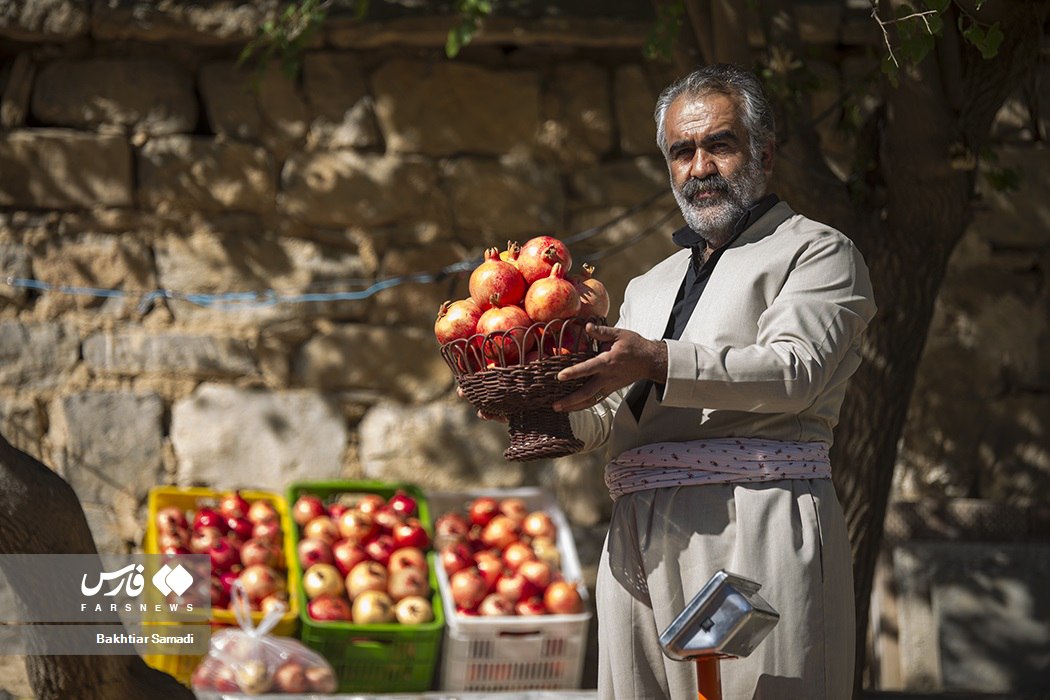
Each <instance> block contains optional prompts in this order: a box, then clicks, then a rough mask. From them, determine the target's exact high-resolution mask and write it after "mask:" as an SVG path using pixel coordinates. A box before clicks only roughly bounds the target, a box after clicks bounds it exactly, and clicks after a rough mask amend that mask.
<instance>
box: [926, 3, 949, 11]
mask: <svg viewBox="0 0 1050 700" xmlns="http://www.w3.org/2000/svg"><path fill="white" fill-rule="evenodd" d="M951 3H952V0H926V7H928V8H930V9H931V10H937V11H938V12H944V11H945V10H947V9H948V6H949V5H951Z"/></svg>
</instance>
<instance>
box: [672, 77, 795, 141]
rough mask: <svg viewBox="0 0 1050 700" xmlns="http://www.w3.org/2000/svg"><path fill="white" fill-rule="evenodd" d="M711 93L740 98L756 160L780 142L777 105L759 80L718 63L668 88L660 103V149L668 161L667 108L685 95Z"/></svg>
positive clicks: (696, 95)
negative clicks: (772, 102) (772, 144)
mask: <svg viewBox="0 0 1050 700" xmlns="http://www.w3.org/2000/svg"><path fill="white" fill-rule="evenodd" d="M710 93H717V94H722V95H729V96H730V97H736V98H737V99H738V100H739V101H740V105H741V107H742V108H743V115H742V117H743V121H744V127H745V128H746V129H747V133H748V136H749V138H750V139H751V143H750V147H751V153H752V155H753V156H755V157H757V156H758V155H759V154H760V153H761V152H762V149H763V148H764V147H765V146H766V144H768V143H769V142H770V141H772V140H774V139H775V138H776V125H775V124H774V121H773V105H772V104H771V103H770V101H769V98H768V97H766V93H765V91H764V90H763V89H762V83H761V82H759V80H758V77H757V76H756V75H755V74H754V73H752V72H751V71H749V70H745V69H744V68H741V67H740V66H736V65H732V64H729V63H715V64H711V65H708V66H704V67H703V68H700V69H698V70H695V71H693V72H692V73H690V74H689V75H687V76H685V77H684V78H679V79H678V80H676V81H675V82H673V83H671V84H670V85H668V86H667V87H666V88H665V89H664V91H663V92H661V93H660V97H659V98H657V100H656V111H655V112H654V114H653V116H654V118H655V119H656V145H657V146H659V147H660V151H661V152H662V153H663V154H664V157H665V158H666V157H667V143H666V141H665V130H664V117H665V116H666V115H667V108H668V107H670V106H671V103H672V102H674V101H675V100H676V99H677V98H678V97H680V96H681V95H683V94H684V95H691V96H694V97H699V96H702V95H707V94H710Z"/></svg>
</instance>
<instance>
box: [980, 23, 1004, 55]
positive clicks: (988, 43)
mask: <svg viewBox="0 0 1050 700" xmlns="http://www.w3.org/2000/svg"><path fill="white" fill-rule="evenodd" d="M1004 38H1005V37H1004V36H1003V30H1002V28H1000V27H999V23H998V22H996V23H995V24H993V25H992V26H991V27H989V28H988V31H987V32H985V35H984V48H983V49H981V56H982V57H984V59H985V60H988V59H990V58H995V56H996V55H997V54H998V53H999V47H1000V46H1002V44H1003V39H1004Z"/></svg>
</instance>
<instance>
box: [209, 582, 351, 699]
mask: <svg viewBox="0 0 1050 700" xmlns="http://www.w3.org/2000/svg"><path fill="white" fill-rule="evenodd" d="M230 596H231V599H232V602H233V604H232V605H231V607H232V608H233V611H234V615H235V617H236V618H237V623H238V624H239V625H240V627H239V628H228V629H223V630H220V631H218V632H215V633H214V634H213V635H212V638H211V644H210V647H209V649H208V654H207V655H206V656H205V657H204V659H203V660H202V661H201V663H200V665H199V666H197V668H196V669H195V670H194V672H193V678H192V681H191V682H192V684H193V689H194V690H197V691H201V690H202V691H218V692H226V693H244V694H246V695H259V694H262V693H277V694H280V693H334V692H335V690H336V686H337V683H336V678H335V673H334V671H333V670H332V666H331V664H329V663H328V661H327V660H325V658H324V657H323V656H321V655H320V654H318V653H317V652H315V651H313V650H312V649H308V648H307V647H306V646H304V645H303V643H302V642H300V641H299V640H297V639H291V638H288V637H275V636H272V635H270V634H269V632H270V630H272V629H273V628H274V626H275V625H276V624H277V623H278V622H280V620H281V616H282V615H283V614H284V612H285V609H284V606H283V605H278V606H275V608H274V609H272V610H270V611H269V612H268V613H267V614H266V616H265V617H264V618H263V619H262V620H261V621H260V622H259V626H258V627H254V626H253V625H252V617H251V610H250V608H249V605H248V597H247V595H246V594H245V593H244V588H243V586H242V585H241V583H240V582H239V581H235V582H234V584H233V586H232V587H231V589H230Z"/></svg>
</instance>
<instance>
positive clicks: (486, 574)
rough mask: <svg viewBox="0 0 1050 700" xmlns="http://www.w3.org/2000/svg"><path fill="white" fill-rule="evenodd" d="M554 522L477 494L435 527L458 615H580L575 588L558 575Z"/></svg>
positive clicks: (515, 501)
mask: <svg viewBox="0 0 1050 700" xmlns="http://www.w3.org/2000/svg"><path fill="white" fill-rule="evenodd" d="M557 536H558V530H557V524H556V523H555V522H554V520H553V519H552V518H551V516H550V514H549V513H547V512H546V511H543V510H534V511H530V510H529V509H528V507H527V506H526V504H525V502H524V501H523V500H522V499H520V498H503V499H496V498H492V497H490V496H479V497H478V498H474V499H473V500H471V502H470V504H469V506H468V508H467V512H466V513H461V512H457V511H450V512H448V513H445V514H443V515H441V516H440V517H439V518H438V519H437V521H435V523H434V540H435V545H437V547H438V548H439V552H440V554H439V555H438V558H439V559H440V561H441V566H443V567H444V569H445V573H446V575H447V576H448V583H449V591H450V593H451V595H452V600H453V601H454V602H455V607H456V612H457V613H458V614H460V615H471V616H472V615H487V616H500V615H548V614H553V615H571V614H576V613H580V612H583V598H582V597H581V596H580V593H579V590H577V588H576V584H575V583H574V582H572V581H566V580H565V578H564V576H563V575H562V573H561V553H560V551H559V550H558V546H557Z"/></svg>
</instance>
